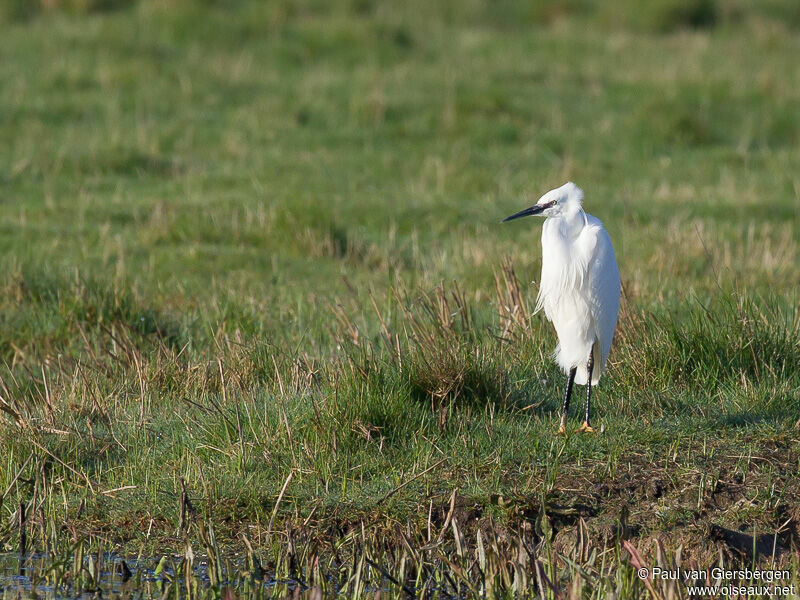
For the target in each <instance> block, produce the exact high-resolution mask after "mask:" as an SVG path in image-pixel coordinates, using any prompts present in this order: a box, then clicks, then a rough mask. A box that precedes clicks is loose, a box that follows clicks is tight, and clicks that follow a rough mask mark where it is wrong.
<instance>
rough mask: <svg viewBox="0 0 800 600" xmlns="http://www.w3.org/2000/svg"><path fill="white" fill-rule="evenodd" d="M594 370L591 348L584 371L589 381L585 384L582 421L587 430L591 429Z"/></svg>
mask: <svg viewBox="0 0 800 600" xmlns="http://www.w3.org/2000/svg"><path fill="white" fill-rule="evenodd" d="M593 368H594V346H592V350H591V351H590V352H589V360H588V361H586V371H587V372H588V373H589V379H588V381H587V382H586V418H585V419H584V421H583V424H584V425H585V426H586V428H587V429H591V426H590V425H589V404H590V402H591V401H592V369H593Z"/></svg>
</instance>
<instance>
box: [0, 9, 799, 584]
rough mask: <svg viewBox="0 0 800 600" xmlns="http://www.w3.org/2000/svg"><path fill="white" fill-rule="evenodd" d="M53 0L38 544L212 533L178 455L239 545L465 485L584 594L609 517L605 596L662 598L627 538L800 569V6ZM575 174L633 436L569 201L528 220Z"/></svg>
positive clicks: (41, 153)
mask: <svg viewBox="0 0 800 600" xmlns="http://www.w3.org/2000/svg"><path fill="white" fill-rule="evenodd" d="M43 6H48V7H49V8H43V7H42V6H40V5H39V4H37V3H14V2H9V3H7V4H6V5H4V9H3V11H2V12H0V15H2V16H1V17H0V23H1V24H0V34H2V37H3V40H4V43H3V44H2V46H0V81H3V82H4V84H3V86H2V87H0V137H1V138H2V139H3V140H4V142H5V143H4V144H2V145H0V182H1V183H2V185H0V264H2V272H0V358H2V363H3V367H2V368H0V377H1V381H2V383H1V384H0V411H2V412H0V494H2V493H3V492H5V491H6V489H8V493H7V495H6V496H4V497H3V501H2V504H0V543H2V544H4V545H5V547H6V548H8V549H12V548H16V547H17V537H16V535H17V534H16V529H15V525H14V523H13V517H14V515H15V514H16V511H17V509H18V507H19V503H20V502H21V501H22V502H26V503H29V504H30V507H29V510H28V513H29V528H30V536H31V537H30V539H31V542H30V543H31V544H33V545H34V546H36V547H39V548H43V547H48V545H49V546H50V547H52V548H60V549H61V550H63V549H64V548H65V547H67V546H68V545H70V544H74V543H75V541H76V540H86V541H87V542H88V543H89V544H90V545H93V546H96V545H98V544H100V543H101V541H102V544H103V545H104V547H105V548H108V547H113V548H116V549H118V550H121V551H131V550H132V549H138V548H143V547H144V548H149V549H151V551H152V552H154V553H156V552H161V551H162V550H164V549H165V548H178V549H182V548H183V541H182V540H183V538H182V536H175V531H176V528H177V526H178V521H179V515H178V511H179V502H178V499H179V497H180V495H181V494H180V484H179V480H180V478H183V479H184V480H185V481H186V484H187V486H188V491H189V496H190V497H191V498H192V499H193V502H194V503H195V504H196V505H197V506H198V507H199V510H201V512H202V513H203V514H204V515H205V516H206V518H208V519H209V522H213V523H214V524H215V526H216V528H217V529H216V530H217V536H218V538H219V539H220V540H221V543H223V545H227V546H229V547H233V548H241V540H240V538H239V535H240V534H242V533H247V535H248V536H249V537H250V539H251V540H252V541H253V543H254V544H255V545H256V546H257V547H258V548H268V547H271V546H270V544H273V543H274V536H272V537H271V535H270V534H271V532H272V531H275V530H281V531H288V530H291V528H293V527H300V528H301V529H302V530H303V531H305V532H306V533H305V535H311V536H313V537H315V538H316V539H318V540H327V542H326V543H330V544H335V543H337V542H336V540H339V539H340V538H341V535H343V534H344V532H347V531H349V530H350V528H351V527H355V528H356V529H358V530H360V527H361V526H360V523H362V522H364V523H367V524H370V525H371V526H374V527H376V528H377V529H376V531H377V532H378V533H376V534H375V535H377V536H378V538H376V539H380V540H382V541H381V542H380V543H383V544H387V545H388V546H389V547H391V546H392V544H394V543H397V542H398V537H397V536H398V535H399V534H398V531H400V530H402V531H404V532H406V533H404V535H406V536H407V537H408V538H409V540H411V542H410V543H418V544H419V546H424V545H425V544H426V543H427V542H426V540H427V533H426V531H427V528H428V527H429V526H431V523H433V525H434V526H435V527H441V526H442V524H444V523H446V515H447V513H448V506H449V503H450V499H451V495H452V494H453V492H454V490H455V491H456V495H455V498H456V499H457V501H456V502H455V505H454V506H457V508H456V509H455V510H456V513H457V517H458V523H459V526H460V527H462V528H463V529H464V531H466V532H467V533H466V535H467V537H468V539H469V540H470V542H469V543H470V544H473V543H474V540H475V539H476V537H475V533H476V532H477V531H478V530H479V529H480V530H483V531H484V534H485V535H488V534H487V533H486V532H487V531H489V530H491V531H495V532H497V531H500V532H501V534H500V535H502V532H509V535H510V532H515V535H516V534H519V535H521V536H522V538H523V539H527V538H525V536H532V537H531V539H534V540H539V541H541V540H545V541H547V543H548V545H547V546H546V547H547V548H549V549H550V550H549V552H550V558H548V559H546V560H545V559H544V558H543V559H542V560H545V564H546V565H549V566H548V568H553V569H556V570H558V569H566V571H558V572H559V573H561V575H559V574H558V573H553V572H551V576H552V577H556V579H559V578H561V579H563V578H566V577H572V576H574V573H575V572H576V571H574V570H570V569H569V568H567V567H566V566H565V565H566V563H564V562H563V561H562V562H561V563H559V562H558V560H551V559H552V556H553V554H552V553H554V552H558V553H561V554H562V555H564V556H573V557H574V556H578V557H579V558H582V559H586V560H585V561H584V562H586V564H587V565H588V564H589V562H587V561H588V559H587V558H586V556H584V555H583V554H580V553H579V554H577V555H576V554H574V547H575V544H576V543H577V542H575V539H576V536H577V535H579V534H580V531H581V529H580V528H581V527H586V528H588V529H587V532H588V533H587V535H588V536H589V538H591V540H592V544H594V547H595V548H600V549H602V548H609V547H616V548H617V551H616V555H615V556H616V558H614V559H613V560H612V559H611V558H609V560H612V563H613V565H615V566H614V570H611V571H608V573H607V574H606V575H604V576H603V578H601V579H600V580H598V581H601V580H602V581H604V582H605V583H603V584H602V585H606V584H608V585H610V586H611V588H609V589H612V588H613V589H618V590H619V589H622V588H620V587H619V585H622V583H620V581H622V580H619V581H618V580H617V579H615V578H617V577H623V576H624V577H623V579H624V585H634V586H638V587H637V588H636V589H638V590H640V592H641V593H644V592H643V590H644V588H643V587H642V584H641V583H640V582H638V581H637V580H635V578H633V577H632V576H631V573H632V570H631V571H630V572H628V571H625V569H632V568H631V567H629V566H628V563H627V562H626V561H627V559H626V558H624V556H626V555H624V553H621V551H620V550H619V548H620V545H619V544H620V540H619V539H618V538H619V534H620V532H621V531H622V529H624V530H625V532H627V533H625V535H624V536H623V537H625V536H627V537H628V538H629V539H631V540H632V541H633V543H634V544H635V545H636V546H637V547H638V548H639V550H640V551H641V552H642V553H643V554H644V555H645V556H647V557H651V556H652V553H653V552H654V550H653V545H652V542H651V540H652V538H653V537H661V538H662V540H663V543H664V544H666V546H667V547H668V549H669V551H670V552H674V550H675V549H676V548H677V547H678V546H679V545H683V547H684V553H685V554H684V556H687V555H688V556H690V557H692V558H695V559H696V560H698V561H700V564H701V565H704V564H711V563H712V562H713V561H715V560H717V558H718V556H719V553H720V551H722V552H723V553H724V554H725V555H726V556H728V557H729V560H731V561H733V562H737V561H744V562H746V563H748V564H749V562H748V561H750V560H751V558H752V556H751V555H752V548H750V549H748V548H743V547H742V543H741V539H742V538H740V537H737V535H735V534H736V533H737V532H738V533H741V532H745V533H747V535H750V536H751V537H750V538H749V539H750V540H751V541H752V539H753V538H752V536H753V532H754V530H755V531H756V541H758V539H759V538H758V535H762V534H763V535H768V536H772V535H773V534H774V535H775V540H776V542H775V543H776V547H777V548H778V549H779V550H780V551H779V552H778V556H777V560H779V561H784V562H785V561H786V560H789V555H790V554H791V552H789V549H790V548H792V547H793V545H794V544H796V543H797V541H798V531H797V523H796V514H797V510H798V509H799V508H800V505H798V504H797V500H796V498H797V495H798V494H797V492H798V489H797V488H798V483H797V481H798V479H797V476H798V468H799V467H800V453H798V450H797V448H798V445H797V442H798V436H799V434H798V420H797V419H798V416H799V415H800V410H799V409H800V368H798V365H799V364H800V341H798V340H800V312H799V311H800V309H799V308H798V306H800V305H799V304H798V302H800V296H798V293H797V290H798V289H799V288H798V285H800V269H799V268H798V266H797V265H798V261H800V250H799V246H798V243H799V242H800V233H798V232H800V228H798V227H797V224H798V211H799V210H800V176H798V174H797V168H796V166H797V164H798V160H800V150H798V148H800V146H798V142H799V141H800V91H799V90H800V73H798V71H797V68H796V56H797V55H798V53H800V38H798V37H797V30H798V27H800V20H799V19H798V13H797V11H796V10H795V9H794V8H793V6H794V5H793V4H792V3H791V2H788V1H787V2H778V1H777V0H773V1H770V2H763V3H761V2H759V3H756V2H749V1H745V0H742V1H739V2H734V1H733V0H731V1H729V2H727V1H722V0H720V1H717V2H707V1H705V0H664V1H660V2H655V3H648V4H647V5H646V6H647V8H646V9H645V8H641V7H640V6H639V3H633V2H631V3H625V4H624V5H621V6H620V7H619V8H618V10H616V11H611V9H610V8H607V7H605V5H604V4H601V3H595V2H592V1H590V0H585V1H550V2H541V3H535V4H532V5H530V6H528V5H527V4H523V3H519V4H518V3H515V2H505V1H504V2H499V3H483V2H478V1H474V2H467V3H466V4H463V5H462V4H461V3H451V2H445V3H423V2H412V3H408V4H405V5H403V6H400V5H396V4H395V3H385V2H378V1H370V0H367V1H363V0H357V1H355V2H345V1H344V0H343V1H342V2H338V3H332V4H328V3H316V2H301V3H288V2H287V3H282V2H269V3H260V2H244V1H242V2H234V1H230V2H189V1H186V2H175V3H163V2H156V1H155V0H142V1H141V2H138V3H125V2H115V1H114V2H108V1H100V2H98V1H92V0H87V1H85V2H80V1H76V2H71V1H65V2H55V3H47V4H43ZM568 179H570V180H574V181H576V182H577V183H578V184H579V185H581V186H582V187H583V188H584V189H585V190H586V201H585V206H586V208H587V210H588V211H589V212H591V213H592V214H594V215H596V216H597V217H599V218H600V219H601V220H603V221H604V223H605V225H606V227H607V228H608V230H609V232H610V234H611V237H612V240H613V241H614V245H615V249H616V252H617V257H618V261H619V264H620V270H621V272H622V279H623V287H624V299H623V306H622V312H621V316H620V323H619V327H618V331H617V337H616V340H615V346H614V348H613V349H612V355H611V360H610V365H609V368H608V372H607V374H606V375H605V376H604V377H603V380H602V382H601V384H600V386H599V388H598V390H597V394H596V396H595V397H596V421H597V424H602V426H603V428H604V432H603V433H602V434H600V435H597V436H591V437H589V436H568V437H567V438H566V439H562V438H559V437H558V436H556V435H555V429H556V426H557V411H558V402H559V396H560V388H561V386H562V384H563V381H562V375H561V374H560V373H559V372H558V370H557V368H556V367H555V365H554V364H553V362H552V360H551V356H550V355H551V352H552V349H553V348H554V346H555V336H554V333H553V331H552V329H551V327H550V326H549V324H548V323H546V322H545V320H544V317H543V316H542V315H536V316H532V315H530V314H529V311H528V308H526V307H530V306H532V305H533V298H534V296H535V293H536V283H535V280H536V279H537V278H538V273H539V262H540V258H541V251H540V247H539V232H540V224H539V223H538V222H529V223H525V222H521V223H520V224H519V225H517V224H514V225H502V226H501V225H500V224H499V221H500V219H501V218H502V217H504V216H506V215H508V214H511V213H512V212H514V211H516V210H518V209H519V208H522V207H524V206H527V205H529V204H531V203H532V202H533V201H535V199H536V198H538V196H539V195H540V194H541V193H543V192H544V191H546V190H547V189H549V188H551V187H554V186H556V185H560V184H561V183H563V182H564V181H566V180H568ZM506 257H511V261H512V264H513V270H514V273H515V274H512V273H511V266H510V264H509V263H507V262H506V260H507V258H506ZM503 265H506V266H505V267H504V266H503ZM496 277H497V278H498V283H497V285H496V281H495V278H496ZM531 280H534V283H533V284H529V283H528V282H529V281H531ZM579 391H582V388H579ZM575 410H577V409H575ZM573 416H574V415H573ZM576 424H577V423H576ZM428 469H430V470H428ZM290 473H291V474H292V476H291V479H290V480H289V482H288V484H287V485H286V488H285V490H284V495H283V496H282V497H281V500H280V503H279V505H278V506H277V508H276V501H277V499H278V497H279V494H280V492H281V490H282V488H283V487H284V484H285V483H286V481H287V478H288V477H289V475H290ZM624 511H627V512H626V513H625V514H627V515H628V516H627V517H626V518H621V517H620V515H621V514H622V513H623V512H624ZM429 513H430V515H431V516H430V518H429V516H428V515H429ZM542 514H550V517H549V519H550V520H551V521H552V522H553V527H552V531H551V533H552V535H550V536H548V535H546V534H545V533H543V532H542V530H541V521H542V519H541V515H542ZM273 515H274V519H273ZM626 519H627V523H626V522H625V521H626ZM57 523H64V524H65V526H64V528H63V529H62V528H59V527H57V526H56V525H55V524H57ZM270 523H272V529H271V530H270V528H269V525H270ZM581 523H583V525H581ZM786 523H788V524H786ZM620 528H622V529H620ZM776 532H778V533H776ZM192 535H194V534H192ZM456 537H457V536H456ZM193 539H196V538H193ZM487 539H488V538H487ZM509 539H510V538H509ZM770 539H771V538H770ZM615 540H616V542H615ZM351 541H352V540H351ZM454 541H455V540H454V538H453V537H452V536H449V535H448V537H447V544H450V546H447V547H448V548H449V550H448V552H449V554H447V555H448V556H452V552H454V549H453V548H454V546H452V544H453V543H454ZM320 543H322V542H321V541H320ZM364 543H366V542H364ZM375 543H378V542H375ZM526 543H527V542H526ZM615 544H616V546H615ZM474 551H475V548H474V547H473V546H470V550H469V552H474ZM498 552H500V551H498ZM770 552H771V548H770ZM770 552H760V551H759V552H758V553H757V554H758V556H757V557H756V558H757V560H760V561H767V560H768V559H769V558H770V557H769V556H766V554H770ZM500 555H502V552H500ZM542 556H543V555H542ZM604 556H605V555H604ZM596 558H597V557H596ZM354 560H355V559H354ZM597 560H599V559H597ZM648 560H655V559H654V558H653V559H648ZM309 564H311V563H309ZM387 564H389V563H387ZM592 565H593V566H587V567H586V568H588V569H597V568H598V567H597V565H596V564H595V563H592ZM616 565H619V571H617V570H616V569H617V567H616ZM467 566H468V564H465V565H464V567H463V568H464V569H467ZM483 571H484V573H485V569H484V570H483ZM600 571H601V572H604V571H602V569H600ZM465 572H467V571H465ZM564 573H572V575H565V574H564ZM618 573H622V575H618ZM625 573H627V575H625ZM473 574H474V573H473ZM628 576H630V577H628ZM470 577H472V576H469V577H467V579H470ZM498 577H500V576H499V575H498ZM625 577H628V578H627V579H625ZM500 578H501V579H502V577H500ZM470 580H471V581H474V578H473V579H470ZM530 581H531V582H533V581H534V579H531V580H530ZM565 581H566V580H565ZM572 581H574V578H573V579H572ZM618 584H619V585H618ZM566 585H567V584H566V583H564V586H566ZM614 586H617V587H614ZM501 587H502V586H501ZM623 587H624V586H623ZM640 588H641V589H640ZM531 589H533V588H531ZM563 589H566V588H563ZM589 589H594V590H595V591H597V593H599V591H598V590H601V589H606V588H603V587H602V586H601V584H600V583H598V582H597V581H596V582H595V583H594V584H592V585H590V586H589V588H587V591H586V592H585V594H589V593H590V591H588V590H589ZM625 589H627V588H625ZM637 593H638V592H637ZM664 594H667V592H664ZM586 597H588V596H586Z"/></svg>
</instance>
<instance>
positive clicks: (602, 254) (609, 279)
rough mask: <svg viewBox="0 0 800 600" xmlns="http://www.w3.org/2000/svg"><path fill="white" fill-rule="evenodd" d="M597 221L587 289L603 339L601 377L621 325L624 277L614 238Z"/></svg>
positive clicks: (593, 318)
mask: <svg viewBox="0 0 800 600" xmlns="http://www.w3.org/2000/svg"><path fill="white" fill-rule="evenodd" d="M595 221H596V223H597V225H598V228H597V229H596V230H595V233H596V242H595V246H594V251H593V253H592V257H591V259H590V261H589V263H588V281H587V282H586V284H587V288H586V292H587V298H588V301H589V306H590V310H591V313H592V320H593V322H594V328H595V335H596V338H597V340H598V341H599V342H600V343H599V346H600V347H599V351H600V352H599V356H597V354H595V365H596V369H597V373H596V375H595V377H596V378H598V379H599V377H600V374H601V373H602V372H603V369H604V367H605V363H606V359H607V358H608V353H609V351H610V350H611V340H612V339H613V338H614V330H615V329H616V327H617V314H618V313H619V294H620V278H619V268H618V267H617V258H616V256H615V254H614V247H613V246H612V245H611V238H610V237H609V236H608V232H607V231H606V230H605V229H604V228H603V226H602V223H600V221H597V220H596V219H595ZM593 229H594V228H593ZM598 359H599V361H598ZM598 363H599V364H598ZM595 377H592V379H595Z"/></svg>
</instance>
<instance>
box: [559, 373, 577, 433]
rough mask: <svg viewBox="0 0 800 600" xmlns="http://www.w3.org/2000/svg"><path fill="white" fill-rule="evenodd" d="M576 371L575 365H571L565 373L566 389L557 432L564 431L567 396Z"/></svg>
mask: <svg viewBox="0 0 800 600" xmlns="http://www.w3.org/2000/svg"><path fill="white" fill-rule="evenodd" d="M577 371H578V368H577V367H572V368H571V369H570V370H569V375H567V389H565V390H564V406H563V408H562V409H561V425H560V426H559V428H558V433H565V432H566V429H564V427H565V425H566V423H567V409H568V408H569V397H570V396H571V395H572V384H573V383H575V373H576V372H577Z"/></svg>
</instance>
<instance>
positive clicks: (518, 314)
mask: <svg viewBox="0 0 800 600" xmlns="http://www.w3.org/2000/svg"><path fill="white" fill-rule="evenodd" d="M494 285H495V291H496V293H497V310H498V313H499V315H500V322H501V323H502V325H503V333H502V335H501V337H502V338H503V339H508V338H509V335H513V333H514V332H515V331H516V330H518V329H519V330H521V331H523V332H527V331H528V330H529V329H530V318H531V315H530V311H529V310H528V304H527V302H526V301H525V296H524V295H523V293H522V291H521V290H520V287H519V280H518V279H517V274H516V272H515V271H514V264H513V263H512V261H511V258H510V257H508V256H506V257H504V258H503V260H502V262H501V263H500V269H499V271H498V270H495V272H494Z"/></svg>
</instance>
